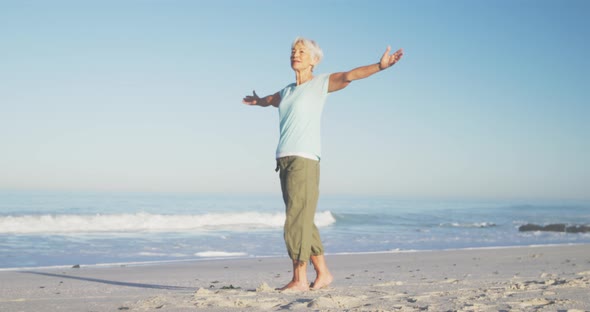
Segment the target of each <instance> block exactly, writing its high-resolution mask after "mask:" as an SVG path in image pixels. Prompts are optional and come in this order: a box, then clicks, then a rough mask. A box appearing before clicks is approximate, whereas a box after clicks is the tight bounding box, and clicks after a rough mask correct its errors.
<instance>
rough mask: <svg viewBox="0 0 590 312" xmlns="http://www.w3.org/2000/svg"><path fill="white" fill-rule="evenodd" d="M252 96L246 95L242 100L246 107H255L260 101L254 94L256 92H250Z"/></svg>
mask: <svg viewBox="0 0 590 312" xmlns="http://www.w3.org/2000/svg"><path fill="white" fill-rule="evenodd" d="M252 94H253V95H247V96H246V97H244V99H243V100H242V103H244V104H247V105H256V104H257V103H258V101H260V97H259V96H258V95H257V94H256V91H252Z"/></svg>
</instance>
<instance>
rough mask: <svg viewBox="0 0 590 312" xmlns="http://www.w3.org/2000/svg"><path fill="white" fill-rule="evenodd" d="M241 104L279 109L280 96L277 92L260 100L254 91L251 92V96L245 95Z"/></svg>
mask: <svg viewBox="0 0 590 312" xmlns="http://www.w3.org/2000/svg"><path fill="white" fill-rule="evenodd" d="M242 103H244V104H247V105H258V106H263V107H266V106H270V105H272V106H274V107H279V104H280V103H281V95H280V94H279V93H278V92H277V93H275V94H272V95H268V96H265V97H263V98H261V97H259V96H258V95H257V94H256V91H252V95H247V96H246V97H244V99H243V100H242Z"/></svg>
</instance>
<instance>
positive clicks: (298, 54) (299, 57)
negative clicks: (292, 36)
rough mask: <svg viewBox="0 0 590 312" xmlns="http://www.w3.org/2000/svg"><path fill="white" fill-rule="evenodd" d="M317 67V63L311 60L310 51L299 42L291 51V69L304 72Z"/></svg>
mask: <svg viewBox="0 0 590 312" xmlns="http://www.w3.org/2000/svg"><path fill="white" fill-rule="evenodd" d="M313 65H315V61H314V60H313V59H312V58H311V54H310V53H309V49H308V48H307V47H306V46H305V44H303V42H298V43H296V44H295V46H294V47H293V50H291V68H293V70H303V69H307V68H308V67H311V66H313Z"/></svg>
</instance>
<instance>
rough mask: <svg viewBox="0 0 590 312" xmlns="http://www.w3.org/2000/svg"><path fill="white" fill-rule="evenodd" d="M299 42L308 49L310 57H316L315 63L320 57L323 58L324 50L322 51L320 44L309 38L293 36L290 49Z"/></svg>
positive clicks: (318, 61)
mask: <svg viewBox="0 0 590 312" xmlns="http://www.w3.org/2000/svg"><path fill="white" fill-rule="evenodd" d="M300 42H301V43H303V44H304V45H305V46H306V47H307V49H309V53H310V54H311V57H312V59H317V63H316V65H317V64H319V63H320V61H321V60H322V58H324V52H323V51H322V49H321V48H320V46H319V45H318V44H317V43H316V42H315V41H313V40H311V39H307V38H303V37H297V38H295V40H293V44H292V45H291V49H293V48H295V45H296V44H298V43H300Z"/></svg>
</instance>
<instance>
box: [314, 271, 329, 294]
mask: <svg viewBox="0 0 590 312" xmlns="http://www.w3.org/2000/svg"><path fill="white" fill-rule="evenodd" d="M333 280H334V277H333V276H332V274H330V273H326V274H321V275H318V277H317V278H316V279H315V281H314V282H313V283H312V285H311V289H313V290H318V289H322V288H325V287H328V285H330V284H331V283H332V281H333Z"/></svg>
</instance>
